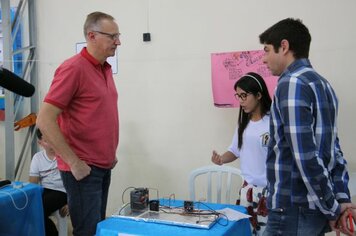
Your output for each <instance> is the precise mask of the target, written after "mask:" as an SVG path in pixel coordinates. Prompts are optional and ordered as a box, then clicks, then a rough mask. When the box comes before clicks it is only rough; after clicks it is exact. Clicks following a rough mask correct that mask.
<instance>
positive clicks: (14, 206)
mask: <svg viewBox="0 0 356 236" xmlns="http://www.w3.org/2000/svg"><path fill="white" fill-rule="evenodd" d="M42 192H43V189H42V187H41V186H39V185H37V184H30V183H21V182H15V183H14V185H7V186H4V187H1V188H0V235H2V236H5V235H6V236H7V235H9V236H10V235H11V236H13V235H21V236H26V235H28V236H30V235H36V236H42V235H44V234H45V233H44V232H45V230H44V220H43V206H42Z"/></svg>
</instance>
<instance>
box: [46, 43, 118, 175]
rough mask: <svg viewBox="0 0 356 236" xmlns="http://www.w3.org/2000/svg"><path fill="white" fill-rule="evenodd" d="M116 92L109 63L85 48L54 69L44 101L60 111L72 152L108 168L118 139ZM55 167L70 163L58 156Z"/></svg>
mask: <svg viewBox="0 0 356 236" xmlns="http://www.w3.org/2000/svg"><path fill="white" fill-rule="evenodd" d="M117 101H118V95H117V91H116V87H115V83H114V80H113V77H112V70H111V66H110V65H109V64H108V63H107V62H105V63H104V65H101V64H100V63H99V62H98V61H97V60H96V59H95V58H94V57H92V56H91V55H90V54H89V53H88V52H87V50H86V48H84V49H83V50H82V51H81V52H80V53H79V54H77V55H75V56H73V57H71V58H69V59H68V60H66V61H64V62H63V63H62V64H61V65H60V66H59V67H58V69H57V70H56V72H55V75H54V79H53V81H52V84H51V87H50V89H49V92H48V94H47V95H46V97H45V99H44V102H46V103H50V104H52V105H54V106H56V107H58V108H60V109H61V110H62V113H61V114H60V115H59V117H58V124H59V127H60V129H61V131H62V132H63V135H64V136H65V138H66V139H67V142H68V144H69V145H70V146H71V148H72V149H73V151H74V152H75V154H76V155H77V156H78V157H79V158H80V159H81V160H83V161H85V162H86V163H87V164H89V165H94V166H98V167H101V168H111V167H112V164H113V162H114V160H115V156H116V149H117V146H118V142H119V115H118V108H117ZM58 168H59V169H60V170H64V171H68V170H70V168H69V166H68V165H67V164H66V163H65V162H64V161H63V160H62V159H61V158H60V156H59V157H58Z"/></svg>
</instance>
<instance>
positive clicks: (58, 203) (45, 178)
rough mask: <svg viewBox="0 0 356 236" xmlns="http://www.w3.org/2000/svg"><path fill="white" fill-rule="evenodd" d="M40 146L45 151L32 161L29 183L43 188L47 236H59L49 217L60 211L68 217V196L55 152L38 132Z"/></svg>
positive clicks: (36, 155) (35, 156) (37, 131)
mask: <svg viewBox="0 0 356 236" xmlns="http://www.w3.org/2000/svg"><path fill="white" fill-rule="evenodd" d="M36 135H37V138H38V144H39V145H40V146H41V147H42V148H43V149H44V150H42V151H40V152H38V153H36V154H35V155H34V156H33V158H32V161H31V167H30V178H29V182H31V183H35V184H40V185H41V186H42V187H43V188H44V191H43V195H42V202H43V212H44V220H45V229H46V235H51V236H52V235H58V231H57V228H56V226H55V224H54V223H53V221H52V220H51V219H50V218H49V216H50V215H51V214H52V213H53V212H55V211H56V210H58V209H59V210H60V211H59V212H60V215H61V216H63V217H64V216H67V215H68V206H67V194H66V191H65V189H64V186H63V182H62V179H61V176H60V174H59V170H58V169H57V160H56V158H55V153H54V150H53V149H52V148H51V146H50V145H49V144H48V143H47V142H46V139H45V138H44V137H42V133H41V131H40V130H39V129H37V130H36Z"/></svg>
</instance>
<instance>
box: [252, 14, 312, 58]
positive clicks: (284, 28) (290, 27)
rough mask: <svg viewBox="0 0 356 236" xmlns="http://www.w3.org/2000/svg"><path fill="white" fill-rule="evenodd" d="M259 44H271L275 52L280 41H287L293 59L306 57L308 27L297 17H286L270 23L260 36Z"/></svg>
mask: <svg viewBox="0 0 356 236" xmlns="http://www.w3.org/2000/svg"><path fill="white" fill-rule="evenodd" d="M259 37H260V43H261V44H272V45H273V48H274V51H275V52H277V51H278V49H279V47H280V46H281V41H282V40H283V39H286V40H287V41H288V42H289V50H291V51H293V52H294V57H295V59H300V58H308V57H309V48H310V42H311V36H310V33H309V30H308V28H307V27H306V26H305V25H304V24H303V23H302V22H301V20H299V19H292V18H287V19H284V20H281V21H279V22H278V23H276V24H274V25H272V26H271V27H270V28H268V29H267V30H266V31H265V32H263V33H262V34H261V35H260V36H259Z"/></svg>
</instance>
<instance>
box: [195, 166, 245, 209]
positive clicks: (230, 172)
mask: <svg viewBox="0 0 356 236" xmlns="http://www.w3.org/2000/svg"><path fill="white" fill-rule="evenodd" d="M200 175H203V176H202V177H206V178H207V185H206V188H207V190H206V197H207V199H206V201H207V202H216V203H222V202H221V199H222V197H223V196H225V202H223V203H227V204H231V203H232V202H230V199H231V189H232V184H233V183H234V186H233V187H234V189H235V190H236V191H235V192H237V191H238V190H239V189H240V186H241V185H242V184H243V182H244V179H243V177H242V175H241V171H240V170H239V169H238V168H235V167H231V166H225V165H222V166H218V165H211V166H204V167H200V168H198V169H195V170H193V171H192V172H191V173H190V176H189V192H190V200H192V201H196V199H195V196H196V194H195V193H196V189H197V187H198V186H196V185H197V183H198V182H197V180H196V179H197V177H198V176H200ZM205 175H206V176H205ZM233 177H234V178H236V179H237V182H236V181H234V180H233ZM236 183H238V184H236ZM213 186H214V190H213ZM213 191H214V193H216V195H215V196H216V197H215V198H214V197H213ZM237 198H238V196H237V195H235V197H234V199H233V200H235V201H236V199H237Z"/></svg>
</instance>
